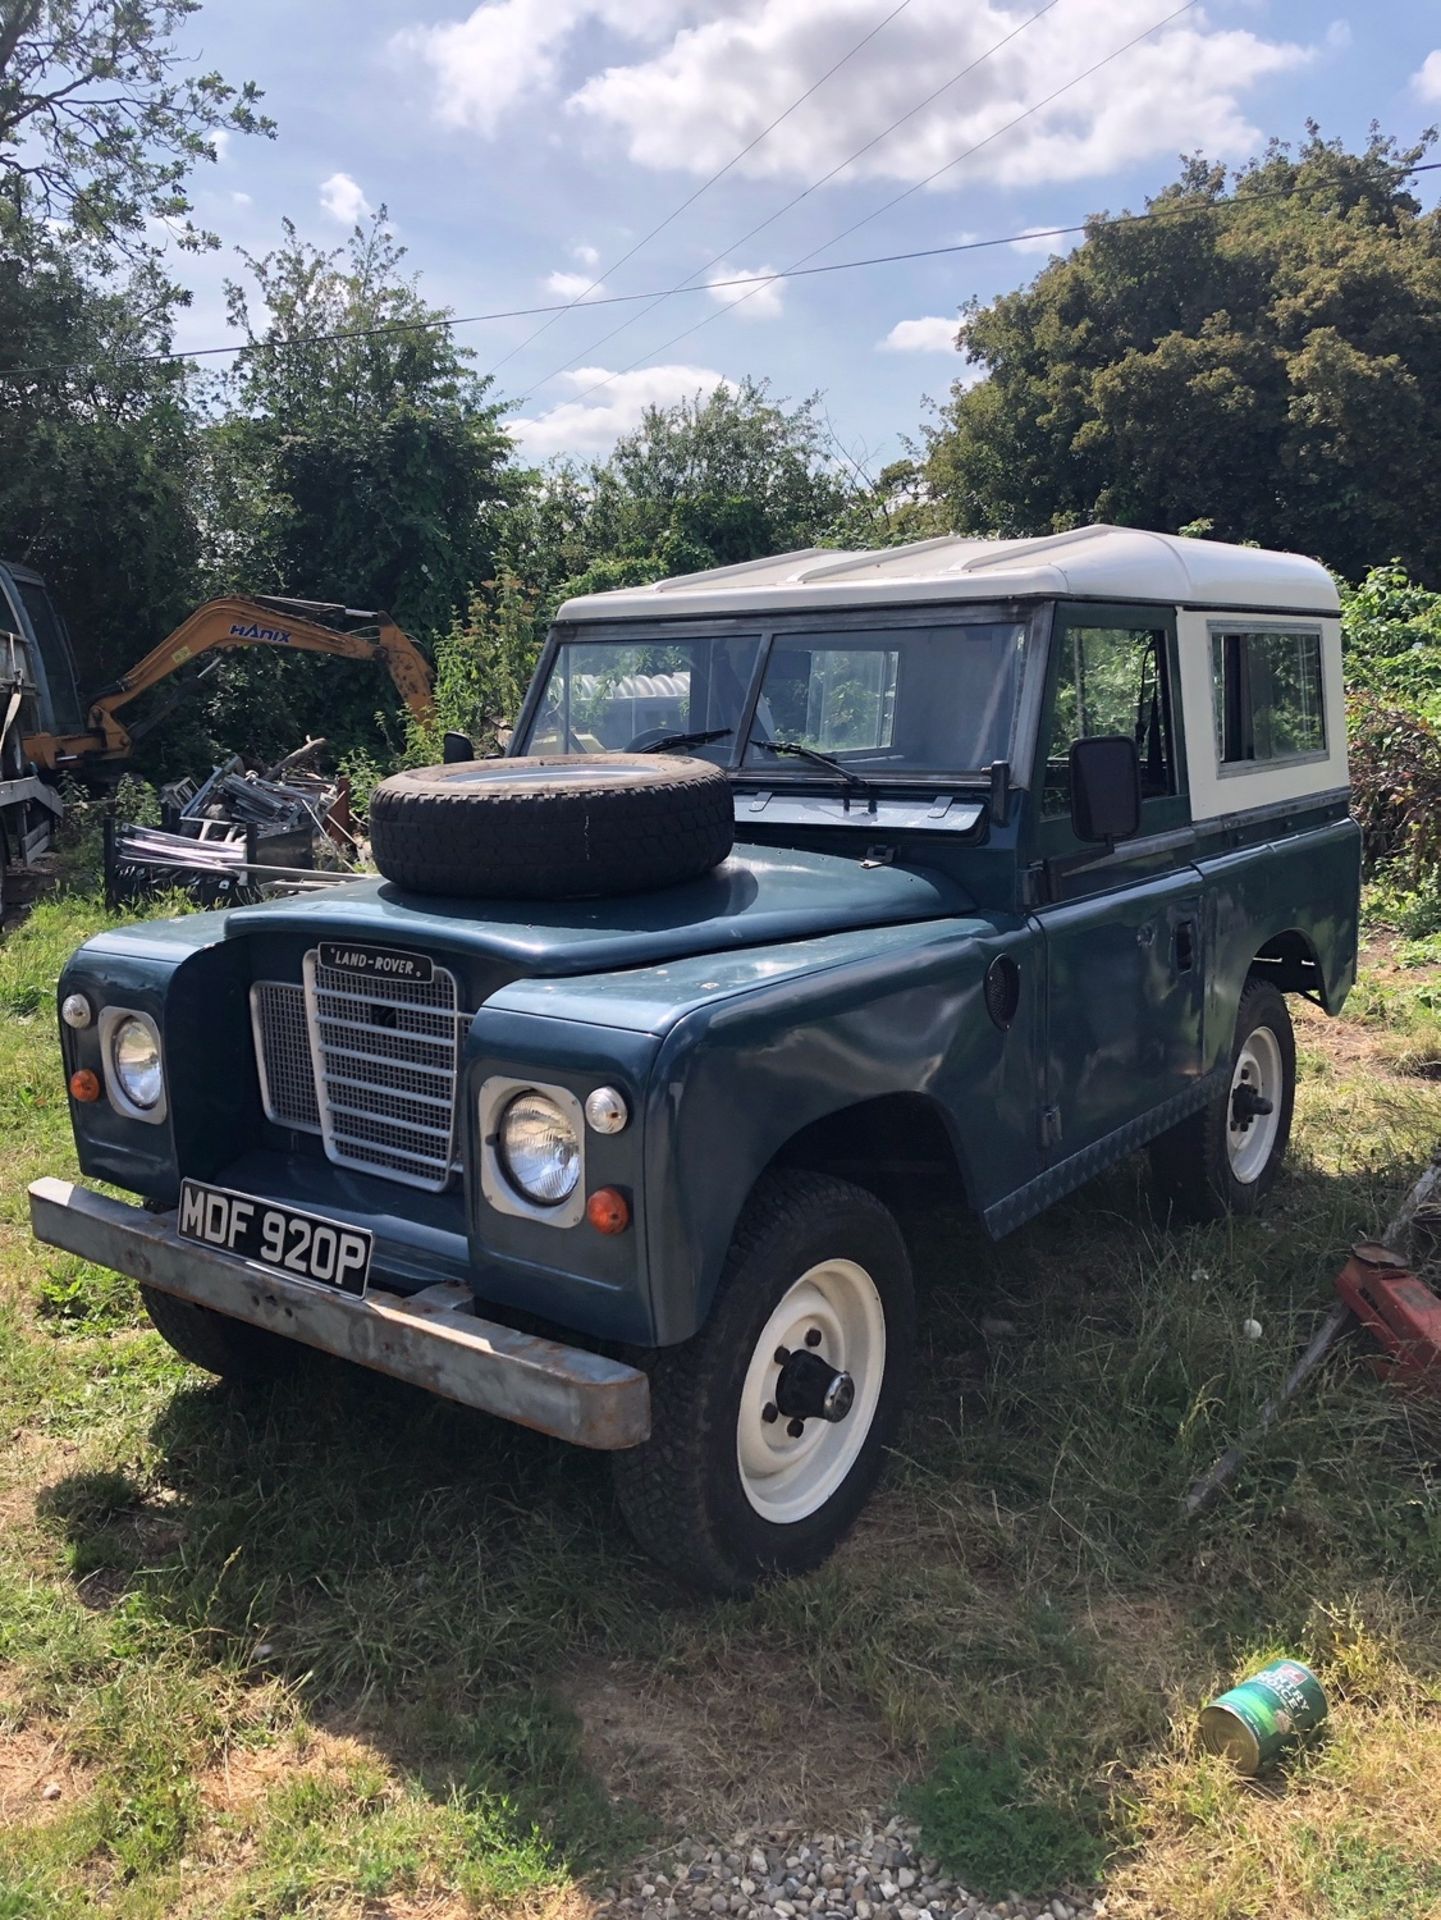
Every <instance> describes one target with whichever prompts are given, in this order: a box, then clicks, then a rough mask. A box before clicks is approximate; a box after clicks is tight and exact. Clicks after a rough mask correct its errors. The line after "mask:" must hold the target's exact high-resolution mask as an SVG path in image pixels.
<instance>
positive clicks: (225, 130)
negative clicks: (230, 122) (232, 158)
mask: <svg viewBox="0 0 1441 1920" xmlns="http://www.w3.org/2000/svg"><path fill="white" fill-rule="evenodd" d="M231 138H232V135H231V132H230V129H229V127H216V129H215V130H214V132H213V133H211V134H210V135H209V140H210V144H211V146H212V147H214V149H215V157H216V159H217V160H223V159H224V158H225V157H226V155H227V154H228V153H229V152H230V142H231Z"/></svg>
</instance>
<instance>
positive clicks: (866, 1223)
mask: <svg viewBox="0 0 1441 1920" xmlns="http://www.w3.org/2000/svg"><path fill="white" fill-rule="evenodd" d="M914 1345H915V1292H914V1288H913V1285H912V1281H911V1269H910V1262H909V1260H908V1258H907V1256H906V1250H905V1245H904V1242H903V1241H902V1239H901V1234H900V1230H899V1228H898V1227H897V1226H896V1223H895V1221H894V1219H893V1218H892V1217H891V1215H890V1213H889V1212H888V1211H887V1210H886V1208H885V1207H883V1206H882V1205H881V1203H880V1201H879V1200H877V1199H876V1198H875V1197H874V1195H872V1194H870V1193H867V1192H866V1191H865V1190H864V1189H863V1188H860V1187H856V1186H852V1185H851V1184H850V1183H849V1182H848V1181H843V1180H835V1179H831V1178H830V1177H829V1176H826V1175H821V1174H812V1173H779V1174H772V1175H769V1176H767V1178H766V1179H765V1180H764V1181H762V1183H761V1184H760V1186H759V1187H757V1189H756V1192H755V1194H754V1195H753V1196H752V1198H751V1201H750V1203H749V1204H748V1206H747V1208H746V1211H745V1213H744V1214H743V1216H742V1218H741V1222H740V1225H739V1227H738V1228H737V1230H736V1236H735V1239H734V1241H733V1242H732V1244H731V1249H730V1253H729V1255H728V1256H727V1259H726V1267H725V1272H724V1274H723V1275H722V1278H721V1283H720V1287H719V1289H718V1291H717V1294H716V1299H715V1302H714V1305H713V1307H712V1309H711V1313H710V1317H709V1319H708V1320H707V1322H706V1324H705V1326H704V1327H703V1328H702V1330H701V1331H700V1332H699V1333H698V1334H696V1335H695V1336H694V1338H692V1339H690V1340H688V1341H686V1342H685V1343H684V1344H683V1345H682V1346H678V1347H668V1348H664V1349H662V1350H660V1351H659V1352H658V1353H656V1354H655V1355H653V1356H652V1357H651V1360H650V1387H651V1435H650V1438H649V1440H647V1441H646V1442H645V1443H644V1445H642V1446H640V1447H635V1448H632V1449H630V1450H629V1451H627V1452H625V1453H618V1454H616V1455H615V1458H614V1463H613V1464H614V1472H615V1480H616V1491H617V1494H618V1497H619V1499H620V1505H621V1510H622V1512H623V1513H624V1515H625V1518H626V1521H627V1524H628V1525H629V1527H630V1529H631V1531H632V1533H633V1534H634V1535H635V1537H636V1539H637V1541H638V1542H639V1543H640V1545H641V1546H642V1547H644V1548H645V1550H646V1551H647V1552H648V1553H650V1554H651V1555H652V1556H653V1557H654V1558H655V1559H657V1560H659V1561H660V1562H661V1563H662V1564H663V1565H664V1566H666V1567H668V1568H669V1569H670V1570H671V1572H673V1573H675V1574H678V1575H679V1576H680V1578H681V1579H683V1580H685V1581H687V1582H688V1583H689V1584H690V1585H692V1586H696V1587H701V1588H704V1589H706V1590H707V1591H710V1592H714V1593H743V1592H746V1591H747V1590H748V1589H749V1588H751V1587H753V1586H754V1585H755V1584H756V1583H757V1581H759V1580H763V1579H765V1578H768V1577H783V1576H786V1575H790V1574H797V1573H804V1572H806V1571H807V1570H808V1569H810V1568H811V1567H815V1566H818V1565H819V1564H820V1562H821V1561H822V1560H824V1559H825V1558H826V1556H827V1555H828V1554H829V1553H830V1552H831V1550H832V1549H833V1548H834V1547H835V1545H836V1544H837V1542H838V1541H839V1540H840V1539H841V1538H842V1536H843V1535H844V1534H845V1533H846V1531H847V1530H848V1529H849V1527H850V1526H851V1524H852V1523H853V1521H854V1520H855V1518H856V1516H857V1515H858V1514H859V1512H860V1510H861V1508H862V1506H863V1505H864V1504H865V1501H866V1498H867V1496H868V1495H869V1494H870V1491H871V1489H872V1487H873V1486H874V1485H875V1483H876V1480H877V1477H878V1476H879V1474H880V1471H881V1468H882V1466H883V1464H884V1460H885V1450H886V1446H887V1444H888V1442H889V1441H890V1439H891V1438H892V1436H893V1434H894V1432H895V1428H896V1424H897V1422H898V1420H899V1418H900V1414H901V1410H902V1405H903V1401H904V1396H905V1392H906V1388H907V1384H908V1381H909V1377H910V1371H911V1356H912V1350H913V1348H914Z"/></svg>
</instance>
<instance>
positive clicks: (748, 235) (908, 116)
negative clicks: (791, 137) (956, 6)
mask: <svg viewBox="0 0 1441 1920" xmlns="http://www.w3.org/2000/svg"><path fill="white" fill-rule="evenodd" d="M1059 4H1060V0H1046V4H1045V5H1044V6H1043V7H1038V8H1037V9H1036V11H1035V12H1034V13H1032V14H1028V15H1027V17H1026V18H1025V19H1024V20H1022V21H1021V22H1020V24H1019V25H1018V26H1015V27H1012V28H1011V31H1010V32H1009V33H1007V34H1003V35H1002V37H1001V38H1000V39H999V40H997V41H996V42H995V43H994V45H992V46H989V47H987V48H986V50H985V52H984V53H980V54H977V55H976V57H975V59H974V60H971V61H968V62H967V64H966V65H965V66H964V67H960V68H958V69H957V71H956V72H955V73H953V74H952V75H951V77H950V78H949V80H943V81H942V82H941V84H940V85H939V86H938V87H933V88H932V89H931V91H930V92H929V93H928V94H927V95H926V96H925V98H924V99H923V100H918V101H917V102H916V104H915V105H914V106H913V107H908V108H907V110H906V111H905V112H904V113H903V114H901V115H900V116H899V118H898V119H895V120H892V121H891V123H890V125H889V126H887V127H882V128H881V130H880V132H879V133H876V134H872V136H871V138H870V139H869V140H867V141H866V142H865V144H864V145H863V146H859V147H857V148H856V150H855V152H854V153H848V154H847V155H846V157H845V159H844V160H840V161H837V163H836V165H835V166H833V167H832V168H831V169H830V171H829V172H827V173H823V174H822V175H821V176H820V178H819V179H818V180H812V181H811V183H810V185H809V186H808V187H802V189H801V191H800V192H799V193H796V194H792V196H791V198H790V199H789V200H787V201H786V202H785V204H784V206H780V207H777V208H776V210H775V212H774V213H769V214H767V215H766V217H765V219H764V220H758V221H757V222H756V224H755V226H753V227H749V228H747V230H746V231H745V232H744V233H743V234H741V235H740V237H739V238H738V239H735V240H732V241H731V242H730V244H729V245H728V246H724V247H722V248H721V250H720V252H719V253H716V254H712V255H711V257H710V259H709V260H707V261H706V263H705V265H704V266H701V267H697V268H696V270H695V272H694V273H691V274H688V275H687V276H686V278H685V279H684V280H683V281H682V282H681V284H680V286H679V287H678V288H677V289H675V291H676V292H682V293H683V292H686V291H687V290H688V289H689V288H690V287H691V286H692V285H693V284H694V283H695V282H696V281H698V280H700V279H701V277H702V276H703V275H704V274H707V273H709V272H710V270H711V268H712V267H717V266H719V265H720V264H721V262H722V261H723V260H726V259H727V258H729V257H730V256H731V255H733V254H735V253H736V252H738V251H739V249H740V248H741V247H743V246H745V245H746V243H747V242H748V241H750V240H754V238H755V237H756V235H757V234H758V233H763V232H764V231H765V229H766V228H767V227H770V226H774V225H775V223H776V221H777V220H780V219H782V218H783V217H784V216H785V215H786V214H788V213H789V212H790V211H791V209H792V207H798V206H799V205H800V203H801V201H802V200H805V199H807V198H808V197H809V196H810V195H811V194H813V193H816V192H818V191H819V190H820V188H822V187H824V186H826V185H828V184H829V182H830V181H832V180H834V179H835V177H836V175H837V174H838V173H844V172H845V170H846V168H847V167H849V166H851V165H853V164H854V163H855V162H856V161H857V160H859V159H861V158H862V157H863V156H864V155H865V154H868V153H869V152H870V151H871V149H872V147H878V146H879V145H880V144H881V142H882V141H883V140H888V139H889V138H890V136H891V135H892V134H893V133H894V132H895V131H896V130H897V128H898V127H903V126H905V124H906V122H907V121H908V120H914V119H915V117H916V115H917V114H918V113H924V112H925V110H926V108H927V107H928V106H930V105H931V104H932V102H933V101H936V100H939V99H940V97H941V95H942V94H943V93H949V92H950V90H951V88H952V87H954V86H958V85H959V84H960V82H961V81H962V80H964V79H966V77H967V76H968V75H969V74H972V73H974V72H975V71H976V68H977V67H979V66H982V65H984V63H985V62H986V61H987V60H989V59H990V58H991V56H992V55H993V54H997V53H999V52H1000V51H1001V49H1002V48H1003V47H1007V46H1009V45H1010V43H1011V42H1012V41H1013V40H1014V39H1015V38H1016V36H1017V35H1018V34H1022V33H1024V32H1025V30H1026V28H1027V27H1029V26H1032V25H1034V23H1035V22H1036V21H1037V20H1039V19H1040V18H1041V16H1042V15H1043V14H1047V13H1049V12H1050V11H1051V10H1052V8H1053V7H1056V6H1058V5H1059ZM1192 4H1193V5H1194V4H1195V0H1192ZM723 284H724V282H722V281H714V280H710V281H706V282H705V285H706V288H707V290H709V289H712V288H714V287H716V286H720V285H723ZM756 291H757V292H759V291H760V289H759V288H757V289H756ZM671 297H672V296H671V293H669V292H667V293H661V294H658V295H657V296H656V298H655V299H653V300H652V301H651V303H650V305H649V306H648V307H646V308H645V309H644V311H643V312H641V313H636V314H632V315H631V316H630V318H629V319H628V320H622V321H621V323H620V325H619V326H618V327H612V328H611V330H610V332H609V333H604V334H602V335H601V337H600V339H599V340H592V341H591V343H590V345H589V346H588V347H582V348H581V350H580V352H579V353H576V354H573V355H572V356H571V358H570V359H569V360H567V361H565V362H564V363H563V365H561V366H558V367H552V368H551V370H550V372H549V373H547V374H544V375H542V377H541V378H540V379H539V380H537V381H535V382H534V384H533V385H532V386H531V387H530V388H528V389H527V391H526V392H525V393H524V394H523V395H522V396H521V398H520V400H519V401H518V402H517V405H519V406H522V407H523V406H525V405H526V403H527V402H528V401H530V400H533V399H534V397H535V396H536V394H537V393H539V391H540V389H541V388H542V387H544V386H548V385H549V384H550V382H551V381H552V380H554V379H556V378H558V376H559V375H561V374H562V373H568V372H569V371H570V369H571V368H572V367H575V366H579V365H580V364H581V363H582V362H583V361H586V360H589V359H590V357H591V356H592V354H596V353H599V352H600V350H601V348H602V347H605V346H608V345H609V344H610V342H611V341H612V340H614V339H615V337H616V335H617V334H621V333H624V332H625V330H626V329H627V327H633V326H634V325H635V323H636V321H637V320H643V319H644V318H645V316H646V314H647V313H653V312H654V311H655V309H656V308H657V307H660V306H664V304H665V302H666V301H667V300H669V299H670V298H671ZM732 304H733V305H737V306H738V305H739V304H740V303H739V301H735V302H733V303H732ZM643 358H646V359H649V358H650V356H649V355H648V354H647V355H644V356H643ZM627 371H629V369H627Z"/></svg>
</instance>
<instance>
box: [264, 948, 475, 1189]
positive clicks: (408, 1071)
mask: <svg viewBox="0 0 1441 1920" xmlns="http://www.w3.org/2000/svg"><path fill="white" fill-rule="evenodd" d="M304 974H305V985H304V986H303V987H296V986H289V985H286V984H284V983H282V982H278V981H261V982H258V983H257V984H256V985H255V986H253V987H252V988H251V990H250V997H251V1010H252V1020H253V1024H254V1028H255V1043H256V1055H257V1059H258V1061H259V1064H260V1084H261V1092H262V1097H263V1099H264V1103H265V1111H266V1113H267V1114H268V1115H269V1116H270V1118H271V1119H273V1120H277V1121H279V1122H280V1123H281V1124H282V1125H285V1126H292V1127H293V1126H300V1127H308V1128H309V1129H310V1130H311V1131H313V1132H318V1133H319V1134H320V1135H321V1136H322V1138H323V1139H324V1141H325V1151H326V1154H327V1155H328V1157H329V1158H330V1159H331V1160H334V1161H335V1162H336V1163H337V1164H338V1165H340V1166H344V1167H356V1168H359V1169H361V1170H362V1171H364V1172H366V1173H377V1174H381V1175H383V1176H384V1177H385V1178H386V1179H390V1180H398V1181H400V1182H402V1183H403V1184H404V1185H406V1186H413V1187H424V1188H426V1189H427V1190H428V1191H430V1192H439V1191H440V1189H441V1188H442V1187H444V1186H445V1185H446V1184H447V1182H448V1181H449V1179H450V1177H451V1174H452V1172H453V1171H454V1165H455V1089H456V1077H457V1072H458V1068H459V1059H460V1048H461V1043H462V1040H463V1038H464V1035H465V1030H466V1028H467V1026H468V1025H469V1024H470V1020H471V1015H470V1014H469V1013H466V1012H463V1011H462V1010H461V1009H460V1008H459V1006H458V1005H457V992H456V983H455V977H454V975H453V974H451V973H448V972H447V971H446V970H445V968H443V967H436V969H435V970H434V973H433V975H432V977H431V978H430V979H429V980H428V981H409V980H393V979H388V978H387V979H374V978H371V977H370V976H368V975H366V974H358V973H351V972H349V971H345V970H342V969H340V968H337V967H327V966H323V965H322V964H321V961H320V955H319V952H318V951H312V952H310V953H307V954H306V956H305V963H304Z"/></svg>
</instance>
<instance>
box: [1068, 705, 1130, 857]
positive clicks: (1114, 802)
mask: <svg viewBox="0 0 1441 1920" xmlns="http://www.w3.org/2000/svg"><path fill="white" fill-rule="evenodd" d="M1140 824H1141V757H1140V755H1139V754H1138V753H1137V751H1136V743H1135V741H1134V740H1130V739H1127V737H1126V736H1125V735H1124V734H1120V733H1098V734H1093V735H1092V736H1091V737H1090V738H1089V739H1086V740H1077V741H1075V742H1074V743H1073V745H1072V747H1071V825H1072V826H1073V827H1074V828H1075V830H1076V838H1077V839H1078V840H1087V841H1094V842H1098V843H1100V844H1101V845H1103V846H1107V847H1109V846H1111V845H1112V844H1113V843H1114V842H1115V841H1117V840H1129V839H1130V838H1131V836H1132V834H1134V833H1135V832H1136V831H1137V829H1138V828H1139V827H1140Z"/></svg>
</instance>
